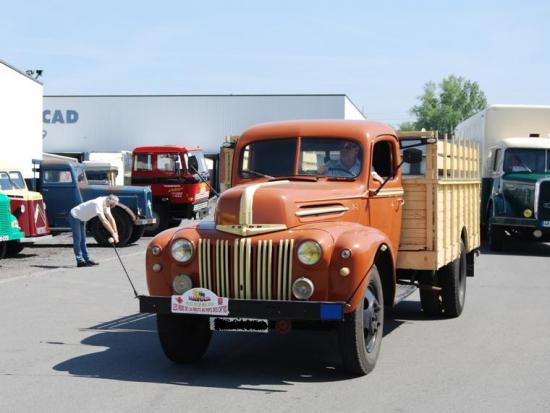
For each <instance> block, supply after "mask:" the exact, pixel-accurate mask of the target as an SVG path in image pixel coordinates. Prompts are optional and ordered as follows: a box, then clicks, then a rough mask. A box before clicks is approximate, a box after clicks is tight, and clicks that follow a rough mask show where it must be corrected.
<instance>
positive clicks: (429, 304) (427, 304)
mask: <svg viewBox="0 0 550 413" xmlns="http://www.w3.org/2000/svg"><path fill="white" fill-rule="evenodd" d="M418 281H420V284H423V285H424V288H420V289H419V292H420V305H421V307H422V311H423V312H424V315H426V316H427V317H438V316H440V315H441V311H442V310H443V308H442V306H441V298H440V293H439V292H438V291H434V290H429V289H427V287H430V286H431V287H437V286H438V282H437V273H436V272H435V271H427V270H426V271H419V274H418Z"/></svg>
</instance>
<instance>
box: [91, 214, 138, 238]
mask: <svg viewBox="0 0 550 413" xmlns="http://www.w3.org/2000/svg"><path fill="white" fill-rule="evenodd" d="M111 214H113V218H114V219H115V222H116V226H117V230H118V244H117V247H124V246H126V244H128V240H129V239H130V235H132V229H133V223H132V219H131V218H130V216H129V215H128V214H127V213H126V211H124V210H123V209H122V208H113V209H112V210H111ZM89 229H90V232H91V233H92V236H93V237H94V238H95V240H96V241H97V243H98V244H99V245H101V246H102V247H109V246H110V245H111V244H109V238H110V237H111V234H110V233H109V231H107V230H106V229H105V227H104V226H103V224H102V223H101V221H100V220H99V218H94V219H92V220H91V221H90V224H89Z"/></svg>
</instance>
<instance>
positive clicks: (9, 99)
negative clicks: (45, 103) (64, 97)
mask: <svg viewBox="0 0 550 413" xmlns="http://www.w3.org/2000/svg"><path fill="white" fill-rule="evenodd" d="M42 96H43V86H42V83H40V82H39V81H37V80H35V79H33V78H32V77H30V76H27V75H26V74H25V73H24V72H22V71H20V70H18V69H16V68H15V67H13V66H11V65H9V64H8V63H6V62H3V61H2V60H0V162H2V163H4V164H5V165H9V166H10V167H14V168H17V169H19V170H20V171H21V173H22V174H23V176H24V177H25V178H31V177H32V167H33V165H32V161H33V159H37V160H40V159H42Z"/></svg>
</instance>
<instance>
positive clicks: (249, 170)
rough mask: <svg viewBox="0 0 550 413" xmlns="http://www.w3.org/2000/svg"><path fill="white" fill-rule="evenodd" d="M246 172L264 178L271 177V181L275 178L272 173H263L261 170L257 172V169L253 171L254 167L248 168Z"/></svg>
mask: <svg viewBox="0 0 550 413" xmlns="http://www.w3.org/2000/svg"><path fill="white" fill-rule="evenodd" d="M243 172H244V173H251V174H253V175H257V176H261V177H262V178H267V179H269V180H270V181H271V180H273V179H275V177H274V176H271V175H267V174H263V173H261V172H257V171H253V170H252V169H248V170H246V171H243Z"/></svg>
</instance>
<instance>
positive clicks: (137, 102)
mask: <svg viewBox="0 0 550 413" xmlns="http://www.w3.org/2000/svg"><path fill="white" fill-rule="evenodd" d="M44 110H45V123H44V130H45V132H46V137H45V139H44V151H45V152H118V151H121V150H132V149H133V148H134V147H136V146H142V145H156V144H158V145H165V144H178V145H199V146H201V147H202V148H203V149H204V150H205V151H206V152H209V153H214V152H218V151H219V147H220V145H221V144H222V143H223V139H224V137H225V136H227V135H239V134H241V133H242V132H244V130H245V129H247V128H248V127H250V126H252V125H255V124H257V123H262V122H269V121H277V120H291V119H344V118H351V119H361V118H362V115H361V113H360V112H359V111H358V110H357V108H356V107H355V105H353V103H351V101H350V100H349V99H348V98H347V96H345V95H241V96H46V97H44ZM68 111H69V113H68Z"/></svg>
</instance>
